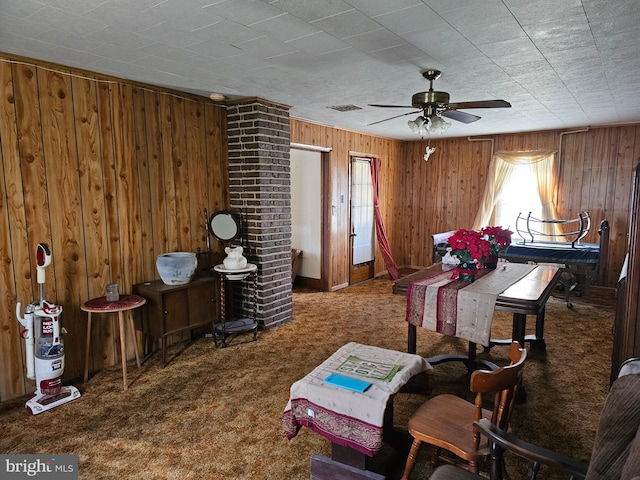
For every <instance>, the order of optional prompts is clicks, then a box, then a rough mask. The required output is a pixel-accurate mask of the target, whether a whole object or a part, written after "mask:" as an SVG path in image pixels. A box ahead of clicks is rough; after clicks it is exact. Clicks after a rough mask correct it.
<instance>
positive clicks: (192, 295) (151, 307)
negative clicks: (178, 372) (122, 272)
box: [133, 276, 217, 367]
mask: <svg viewBox="0 0 640 480" xmlns="http://www.w3.org/2000/svg"><path fill="white" fill-rule="evenodd" d="M133 291H134V293H135V294H137V295H140V296H141V297H144V298H145V299H146V300H147V302H146V303H145V305H144V306H143V307H142V308H141V309H140V315H139V316H138V318H137V319H136V328H137V329H138V330H141V331H142V332H143V333H144V334H145V335H149V336H151V337H153V338H154V339H160V340H161V342H162V366H163V367H164V366H165V365H166V347H167V337H168V336H169V335H174V334H177V333H181V332H185V331H193V330H194V329H196V328H199V327H204V326H213V323H214V322H215V319H216V314H217V306H216V279H215V277H212V276H202V277H197V278H194V279H193V280H192V281H191V282H189V283H187V284H185V285H165V284H164V283H163V282H162V281H161V280H155V281H153V282H145V283H139V284H137V285H134V286H133ZM212 328H213V327H212Z"/></svg>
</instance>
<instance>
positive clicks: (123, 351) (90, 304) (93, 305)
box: [80, 295, 146, 390]
mask: <svg viewBox="0 0 640 480" xmlns="http://www.w3.org/2000/svg"><path fill="white" fill-rule="evenodd" d="M145 303H146V299H145V298H144V297H141V296H139V295H120V298H119V299H118V300H117V301H115V302H109V301H107V298H106V297H98V298H94V299H91V300H89V301H87V302H85V303H84V304H83V305H82V306H81V307H80V309H81V310H83V311H85V312H87V349H86V357H85V363H84V381H85V382H86V381H87V380H88V378H89V349H90V347H91V314H93V313H116V312H117V313H118V323H119V326H120V355H121V358H122V382H123V383H124V389H125V390H126V389H127V388H128V387H129V386H128V384H127V346H126V327H125V321H124V312H126V311H128V310H133V309H134V308H138V307H141V306H142V305H144V304H145ZM132 315H133V312H131V314H130V315H129V316H128V317H129V322H128V323H129V328H130V329H131V334H132V335H133V337H134V338H133V348H134V351H135V352H136V362H137V364H138V368H140V356H139V355H138V343H137V342H136V341H135V328H134V326H133V316H132Z"/></svg>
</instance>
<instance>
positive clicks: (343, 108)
mask: <svg viewBox="0 0 640 480" xmlns="http://www.w3.org/2000/svg"><path fill="white" fill-rule="evenodd" d="M329 108H332V109H333V110H337V111H339V112H353V111H354V110H362V107H359V106H357V105H335V106H333V107H329Z"/></svg>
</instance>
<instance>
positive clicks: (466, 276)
mask: <svg viewBox="0 0 640 480" xmlns="http://www.w3.org/2000/svg"><path fill="white" fill-rule="evenodd" d="M449 245H451V255H452V256H454V257H456V258H457V259H458V260H459V262H458V266H457V267H456V269H455V270H454V275H456V274H457V276H458V279H459V280H462V281H464V282H473V281H474V280H475V276H476V274H477V273H478V270H479V269H481V268H483V259H484V258H486V257H488V256H489V250H490V248H491V245H490V243H489V241H488V240H486V239H485V238H483V235H482V234H481V233H480V232H477V231H475V230H466V229H464V228H462V229H460V230H457V231H456V232H454V234H453V235H451V236H450V237H449Z"/></svg>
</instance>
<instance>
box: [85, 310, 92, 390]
mask: <svg viewBox="0 0 640 480" xmlns="http://www.w3.org/2000/svg"><path fill="white" fill-rule="evenodd" d="M90 348H91V312H87V348H86V350H85V356H84V383H87V380H88V379H89V350H90Z"/></svg>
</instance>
